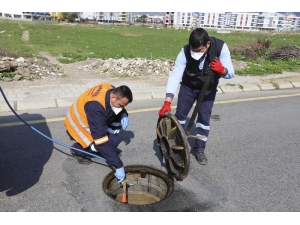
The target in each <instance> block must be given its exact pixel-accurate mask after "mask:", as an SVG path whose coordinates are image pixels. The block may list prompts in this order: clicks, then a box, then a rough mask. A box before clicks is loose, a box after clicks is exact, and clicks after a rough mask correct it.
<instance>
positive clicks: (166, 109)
mask: <svg viewBox="0 0 300 225" xmlns="http://www.w3.org/2000/svg"><path fill="white" fill-rule="evenodd" d="M165 112H171V102H168V101H165V102H164V105H163V107H161V109H160V110H159V112H158V115H159V116H164V115H165Z"/></svg>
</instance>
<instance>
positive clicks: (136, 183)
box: [103, 166, 174, 205]
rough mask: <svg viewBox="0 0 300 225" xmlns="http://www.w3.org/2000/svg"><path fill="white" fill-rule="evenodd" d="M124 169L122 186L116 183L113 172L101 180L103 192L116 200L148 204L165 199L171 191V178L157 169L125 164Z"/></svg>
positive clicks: (133, 203)
mask: <svg viewBox="0 0 300 225" xmlns="http://www.w3.org/2000/svg"><path fill="white" fill-rule="evenodd" d="M124 169H125V173H126V178H125V182H123V184H125V185H124V186H123V185H122V184H120V183H118V181H117V179H116V178H115V175H114V172H111V173H109V174H108V175H107V176H106V178H104V181H103V190H104V192H105V193H106V194H107V195H108V196H109V197H110V198H112V199H114V200H116V201H118V202H122V203H127V204H130V205H149V204H153V203H157V202H160V201H162V200H164V199H166V198H167V197H169V195H170V194H171V193H172V191H173V188H174V183H173V181H172V179H171V178H170V177H168V176H167V175H166V174H164V173H163V172H161V171H159V170H156V169H154V168H151V167H147V166H126V167H124Z"/></svg>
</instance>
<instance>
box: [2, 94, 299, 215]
mask: <svg viewBox="0 0 300 225" xmlns="http://www.w3.org/2000/svg"><path fill="white" fill-rule="evenodd" d="M299 102H300V93H299V90H298V89H297V90H280V91H275V90H274V91H260V92H248V93H235V94H234V93H233V94H226V95H221V96H217V99H216V103H215V106H214V108H213V113H212V119H211V131H210V136H209V139H208V144H207V148H206V155H207V157H208V164H207V165H205V166H202V165H199V164H198V163H197V162H196V160H195V158H194V157H193V156H192V155H191V157H190V169H189V174H188V176H187V177H186V178H185V179H184V180H183V181H175V182H174V190H173V192H172V194H171V195H170V196H169V197H168V198H167V199H165V200H164V201H161V202H159V203H155V204H150V205H145V206H136V205H127V204H122V203H119V202H116V201H115V200H113V199H111V198H110V197H108V196H107V195H106V194H105V193H104V192H103V190H102V182H103V179H104V178H105V177H106V176H107V174H109V173H111V169H110V168H108V167H107V166H106V163H105V162H104V161H102V160H100V159H98V158H95V159H93V161H94V163H92V164H90V165H80V164H78V163H77V162H76V160H75V159H74V158H73V157H72V156H71V155H70V151H69V149H68V148H66V147H64V146H61V145H59V144H57V143H53V142H52V141H50V140H48V139H47V138H45V137H44V136H42V135H40V134H39V133H37V132H35V131H34V130H33V129H31V128H30V127H28V126H26V125H24V124H23V123H22V122H20V120H19V119H18V118H17V117H16V116H15V115H14V114H13V113H12V112H7V113H0V211H1V212H120V211H122V212H299V211H300V195H299V186H300V173H299V170H300V169H299V162H300V154H299V149H300V136H299V133H300V120H299V118H298V117H299ZM162 103H163V99H162V100H159V99H155V100H145V101H134V102H133V103H131V104H130V105H129V106H128V107H127V109H128V110H129V113H130V125H129V127H128V130H127V131H126V132H121V134H120V135H121V138H122V140H123V141H122V143H121V144H120V146H119V148H120V149H121V150H122V151H123V153H122V157H121V159H122V160H123V162H124V164H125V165H144V166H151V167H153V168H155V169H158V170H160V171H162V172H164V173H167V171H166V168H165V166H164V164H163V163H162V161H161V157H160V154H159V149H158V147H157V140H156V133H155V128H156V122H157V119H158V115H157V113H158V110H159V108H160V107H161V104H162ZM173 105H175V104H173ZM67 110H68V108H59V109H46V110H28V111H26V112H25V111H19V112H18V114H19V115H20V117H21V118H23V119H24V120H25V121H27V122H28V123H30V124H31V125H32V126H33V127H34V128H35V129H37V130H38V131H40V132H42V133H43V134H44V135H46V136H48V137H51V138H52V139H54V140H55V141H58V142H61V143H64V144H66V145H71V144H72V143H73V142H72V141H71V140H69V138H68V136H67V134H66V133H65V129H64V125H63V118H64V116H65V115H66V113H67ZM174 112H175V109H172V113H174ZM193 129H194V128H193ZM193 129H192V132H193Z"/></svg>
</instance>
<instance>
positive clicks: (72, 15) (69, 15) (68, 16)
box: [61, 12, 78, 23]
mask: <svg viewBox="0 0 300 225" xmlns="http://www.w3.org/2000/svg"><path fill="white" fill-rule="evenodd" d="M61 18H62V21H64V20H68V22H71V23H73V22H74V21H75V19H76V18H78V15H77V13H76V12H62V13H61Z"/></svg>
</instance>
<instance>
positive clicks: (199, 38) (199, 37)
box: [189, 28, 209, 48]
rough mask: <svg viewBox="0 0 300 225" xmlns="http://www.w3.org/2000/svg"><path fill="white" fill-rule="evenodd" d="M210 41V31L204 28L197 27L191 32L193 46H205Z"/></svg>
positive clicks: (190, 39)
mask: <svg viewBox="0 0 300 225" xmlns="http://www.w3.org/2000/svg"><path fill="white" fill-rule="evenodd" d="M208 41H209V36H208V33H207V32H206V30H204V29H203V28H196V29H194V30H193V31H192V33H191V34H190V38H189V44H190V46H191V47H192V48H198V47H199V46H205V45H207V42H208Z"/></svg>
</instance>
